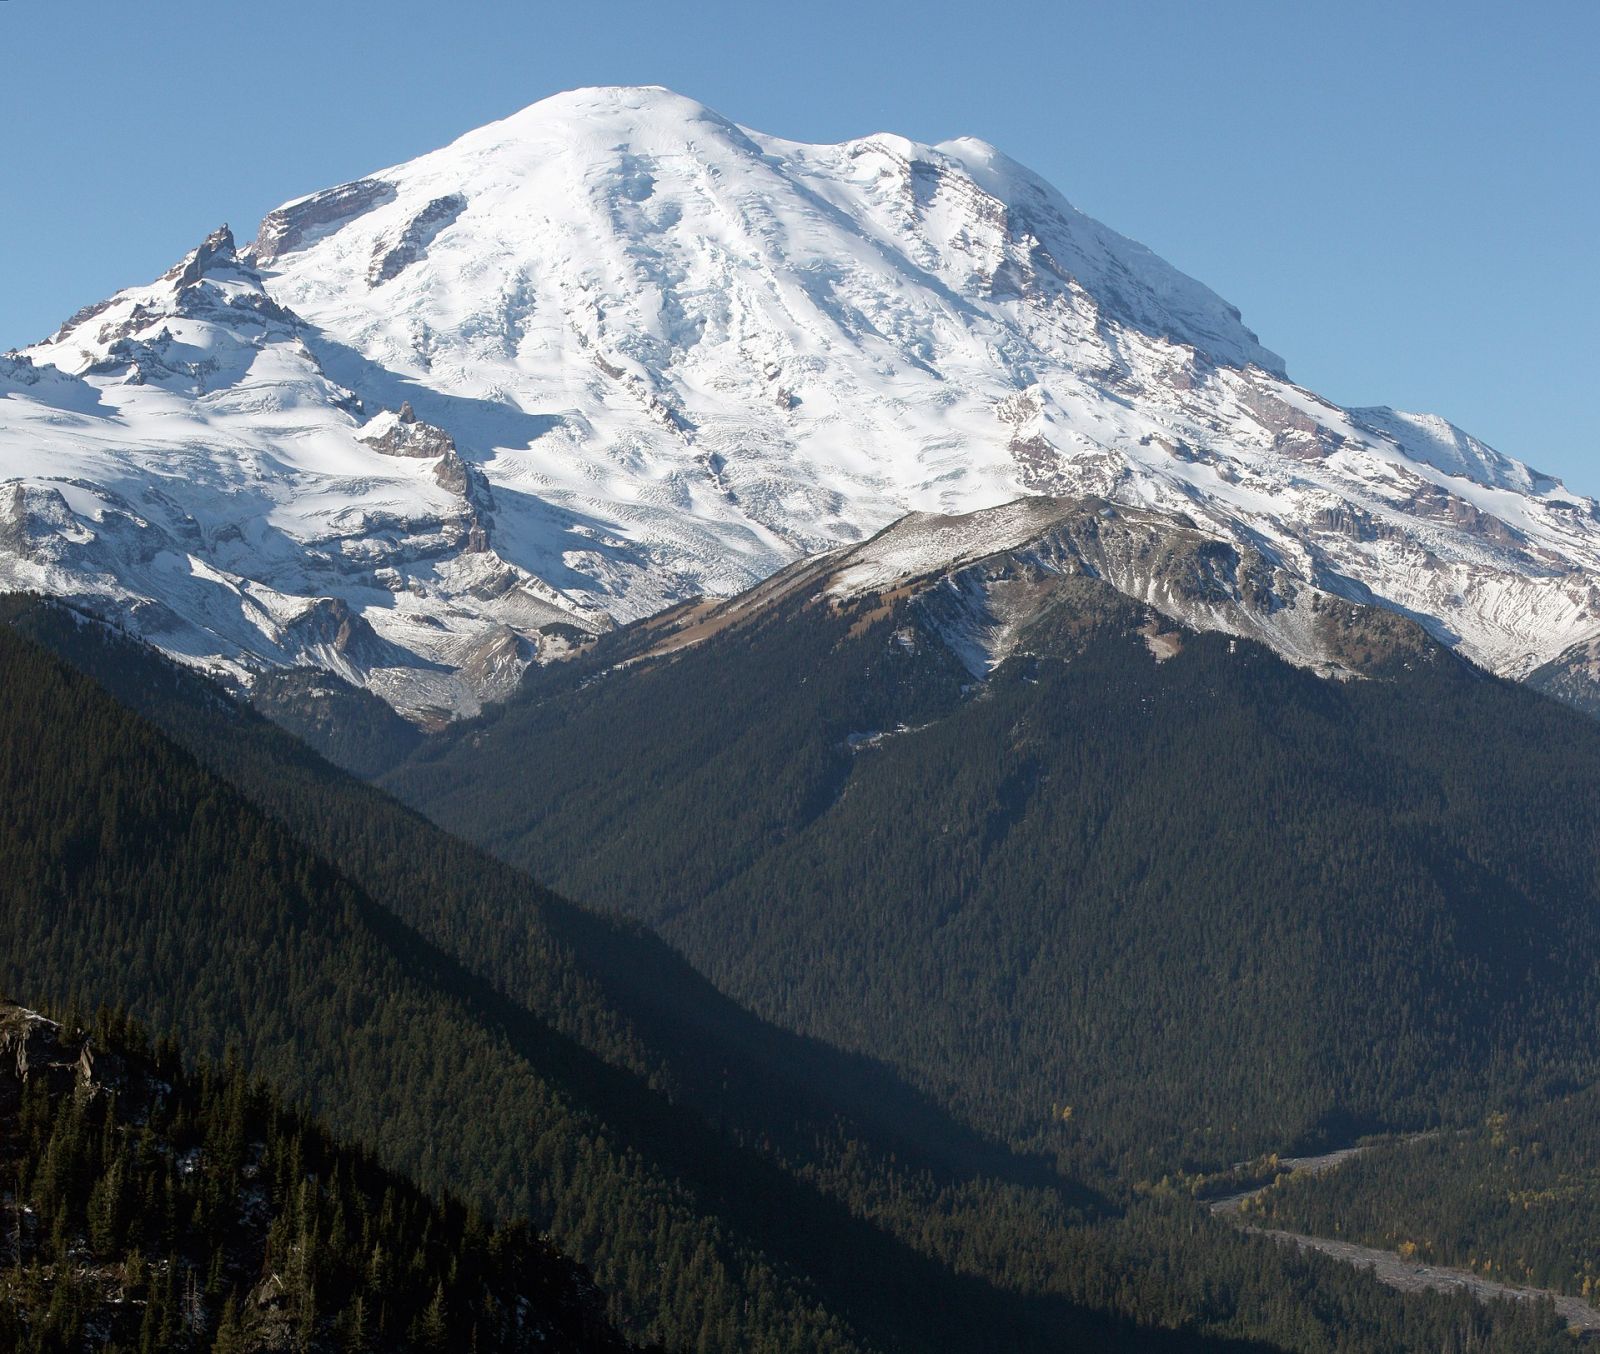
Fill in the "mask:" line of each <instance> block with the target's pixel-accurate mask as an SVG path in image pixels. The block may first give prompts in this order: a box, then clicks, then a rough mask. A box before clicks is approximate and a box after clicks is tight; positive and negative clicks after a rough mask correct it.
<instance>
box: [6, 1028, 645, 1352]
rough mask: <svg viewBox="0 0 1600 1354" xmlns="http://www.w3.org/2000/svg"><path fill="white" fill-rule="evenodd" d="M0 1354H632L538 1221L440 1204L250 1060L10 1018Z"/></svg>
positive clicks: (132, 1031)
mask: <svg viewBox="0 0 1600 1354" xmlns="http://www.w3.org/2000/svg"><path fill="white" fill-rule="evenodd" d="M0 1179H3V1180H4V1181H5V1198H4V1205H5V1210H4V1211H5V1214H6V1217H7V1226H6V1227H5V1229H4V1230H5V1242H4V1253H5V1258H6V1261H7V1264H6V1265H5V1268H4V1270H3V1271H0V1348H4V1349H7V1350H14V1351H17V1354H33V1351H39V1352H40V1354H43V1351H54V1350H78V1349H83V1348H85V1347H88V1346H93V1347H97V1348H98V1347H102V1346H104V1347H114V1348H120V1349H125V1350H129V1351H132V1350H139V1351H141V1352H142V1354H157V1351H184V1350H216V1351H219V1354H220V1352H221V1351H228V1352H229V1354H242V1352H243V1351H247V1350H256V1349H278V1348H281V1349H296V1350H303V1351H308V1354H321V1352H322V1351H334V1350H366V1349H374V1350H376V1349H383V1350H405V1351H417V1352H418V1354H423V1352H424V1351H437V1352H438V1354H444V1351H448V1350H456V1349H474V1350H482V1351H484V1352H485V1354H488V1351H497V1350H498V1351H522V1350H540V1351H548V1352H549V1354H556V1352H557V1351H580V1350H582V1351H597V1352H598V1351H607V1350H610V1351H618V1352H619V1354H620V1351H622V1350H625V1349H627V1348H629V1346H628V1345H627V1343H626V1342H625V1341H624V1340H623V1339H622V1338H621V1337H620V1336H619V1335H618V1334H617V1333H616V1332H615V1331H614V1330H613V1329H611V1327H610V1326H609V1324H608V1323H607V1321H606V1319H605V1315H604V1303H603V1299H602V1298H601V1297H600V1295H599V1294H598V1293H597V1291H596V1290H595V1288H594V1285H593V1283H592V1282H591V1281H590V1279H589V1278H588V1276H587V1275H586V1274H584V1273H583V1272H582V1271H581V1270H580V1269H578V1268H577V1267H576V1266H575V1265H573V1264H572V1263H571V1262H570V1261H568V1260H566V1259H565V1258H563V1257H562V1256H560V1255H559V1254H557V1253H556V1252H555V1251H554V1250H553V1249H552V1248H551V1247H550V1246H548V1245H546V1244H545V1243H543V1242H541V1241H538V1240H537V1239H535V1238H534V1236H533V1235H532V1234H531V1232H530V1230H529V1228H528V1226H527V1224H526V1223H521V1222H519V1223H512V1224H509V1225H506V1226H503V1227H500V1228H495V1229H490V1228H489V1227H487V1226H486V1225H485V1223H484V1221H483V1219H482V1217H481V1215H479V1214H477V1213H475V1212H472V1211H470V1210H468V1209H467V1208H465V1207H463V1206H462V1205H461V1204H459V1203H457V1202H455V1201H453V1200H443V1201H440V1200H435V1199H431V1198H429V1197H427V1196H426V1195H425V1194H423V1193H422V1192H421V1191H419V1190H418V1189H417V1188H416V1186H414V1185H413V1184H411V1183H410V1182H409V1181H407V1180H405V1179H403V1178H401V1177H400V1176H397V1175H395V1174H393V1173H392V1172H389V1171H386V1170H384V1169H382V1168H381V1167H380V1166H379V1165H378V1164H377V1163H376V1162H375V1161H374V1160H373V1159H372V1157H371V1156H370V1155H369V1154H368V1153H366V1152H364V1151H361V1150H359V1149H356V1148H352V1147H349V1146H346V1145H344V1144H342V1143H340V1142H339V1141H337V1140H336V1139H334V1138H333V1137H331V1136H330V1135H329V1134H328V1133H327V1132H326V1131H325V1130H324V1129H323V1128H321V1127H320V1126H319V1125H318V1124H316V1123H315V1122H313V1121H311V1120H309V1119H307V1118H306V1117H305V1116H304V1115H301V1114H299V1113H296V1112H295V1111H293V1110H291V1109H288V1108H286V1107H285V1106H284V1105H283V1103H282V1102H281V1101H280V1100H279V1099H278V1098H277V1097H276V1096H275V1095H274V1094H273V1093H272V1092H271V1091H270V1090H269V1089H268V1088H267V1086H266V1085H265V1084H264V1083H262V1082H259V1081H256V1080H253V1079H251V1078H249V1077H248V1076H247V1075H246V1074H245V1073H244V1071H243V1070H242V1068H241V1067H240V1066H239V1064H238V1063H237V1061H236V1060H229V1061H228V1062H227V1063H225V1064H215V1063H208V1064H205V1065H203V1066H201V1067H200V1068H199V1069H195V1068H193V1067H190V1066H188V1065H186V1064H185V1063H184V1062H183V1061H182V1060H181V1059H180V1057H179V1053H178V1050H177V1048H176V1047H175V1046H174V1045H172V1044H170V1043H165V1044H163V1045H161V1046H159V1047H157V1048H154V1049H152V1047H151V1045H150V1042H149V1040H148V1038H147V1036H146V1035H145V1034H144V1033H143V1031H142V1030H141V1029H140V1028H139V1027H138V1026H137V1025H136V1024H133V1023H131V1022H129V1021H128V1020H127V1019H126V1017H123V1016H121V1015H118V1014H114V1013H111V1012H108V1011H104V1010H102V1011H101V1012H100V1013H99V1015H98V1016H97V1017H96V1018H95V1019H94V1021H93V1022H92V1026H91V1028H90V1029H88V1030H84V1029H81V1028H79V1027H78V1026H77V1025H76V1023H72V1022H69V1024H68V1025H66V1026H65V1027H63V1026H60V1025H57V1024H55V1023H53V1022H51V1021H49V1020H47V1019H45V1018H44V1017H43V1016H40V1015H38V1014H36V1013H34V1012H31V1011H28V1010H25V1009H23V1008H20V1007H16V1006H0Z"/></svg>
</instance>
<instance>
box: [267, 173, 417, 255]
mask: <svg viewBox="0 0 1600 1354" xmlns="http://www.w3.org/2000/svg"><path fill="white" fill-rule="evenodd" d="M394 195H395V193H394V185H393V184H389V183H385V182H384V181H383V180H382V179H357V180H356V181H355V182H354V183H346V184H341V185H340V186H339V187H337V188H330V189H328V190H327V191H326V192H322V193H313V194H312V195H311V196H310V197H308V198H302V199H301V200H300V201H299V202H295V203H291V204H290V205H289V206H287V207H279V208H278V210H277V211H275V212H268V213H267V215H266V216H265V217H263V218H262V220H261V229H260V230H259V231H258V232H257V233H256V238H255V243H254V244H253V245H251V247H250V255H251V257H252V259H253V260H254V261H255V262H256V263H271V262H273V260H275V259H277V258H278V257H279V256H280V255H282V254H287V253H290V252H292V251H293V250H296V249H299V248H300V247H301V246H302V245H303V244H305V243H306V242H307V239H308V237H309V236H311V235H312V233H313V232H316V231H318V230H320V229H322V228H323V227H325V226H334V227H337V226H339V225H342V224H343V223H344V222H345V221H348V220H349V219H350V218H351V217H354V216H359V215H361V213H362V212H365V211H369V210H370V209H371V208H373V207H376V206H379V205H380V204H382V203H385V202H388V201H390V200H391V199H393V197H394Z"/></svg>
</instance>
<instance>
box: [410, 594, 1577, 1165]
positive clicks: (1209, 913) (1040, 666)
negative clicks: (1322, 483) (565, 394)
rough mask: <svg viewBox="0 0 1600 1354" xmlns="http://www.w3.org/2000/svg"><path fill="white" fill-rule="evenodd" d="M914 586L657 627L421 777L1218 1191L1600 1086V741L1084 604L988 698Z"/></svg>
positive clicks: (1454, 662)
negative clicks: (1257, 1165)
mask: <svg viewBox="0 0 1600 1354" xmlns="http://www.w3.org/2000/svg"><path fill="white" fill-rule="evenodd" d="M910 591H912V590H911V589H903V590H902V591H901V593H900V594H896V595H889V596H885V597H882V598H879V597H876V596H867V597H864V598H862V599H860V600H859V601H854V602H842V603H841V602H824V601H823V600H821V599H820V598H809V597H804V596H799V597H795V598H792V599H789V600H786V601H784V602H782V603H781V604H774V605H772V606H770V607H768V608H767V609H765V610H762V609H761V608H760V606H759V604H757V605H756V606H754V607H752V613H753V614H752V616H751V618H749V619H748V620H746V621H744V622H741V623H740V624H737V625H733V626H731V627H730V628H728V629H726V630H724V631H722V632H720V633H716V634H714V635H712V636H711V637H710V638H708V639H706V640H705V641H704V642H703V643H700V644H698V645H696V646H694V647H688V648H684V649H679V650H671V646H670V644H667V643H663V644H662V645H661V646H660V647H661V648H662V649H663V650H671V651H668V652H663V653H661V654H660V655H659V656H657V657H649V656H647V650H648V647H649V644H650V642H651V638H652V636H651V631H650V628H649V627H644V628H642V629H641V630H640V631H638V632H633V633H629V632H625V633H624V634H622V635H620V636H618V637H616V638H615V639H614V640H612V641H610V643H609V644H605V643H603V644H602V645H601V647H600V648H599V649H598V650H597V651H596V653H595V655H594V656H593V658H592V659H591V661H590V662H589V663H588V664H587V665H585V666H582V667H580V668H578V669H576V670H567V671H555V670H550V671H546V672H544V673H541V674H539V675H538V676H537V677H535V678H533V679H530V682H529V683H528V685H527V687H526V689H525V690H524V692H523V693H522V695H521V696H520V697H519V699H517V700H516V701H513V702H511V703H509V704H507V705H506V706H505V707H503V708H500V709H498V710H494V711H491V712H489V713H487V714H486V715H485V716H484V717H483V718H481V719H480V720H478V721H476V722H474V723H471V724H468V725H466V726H463V727H462V728H460V729H459V730H452V731H449V732H447V733H446V734H444V735H442V736H441V737H439V738H438V739H435V740H433V742H431V743H430V744H429V745H426V746H425V747H423V748H422V749H421V750H420V751H419V752H418V753H417V754H416V755H415V756H414V757H413V758H412V759H411V760H410V761H409V762H408V763H406V764H405V765H404V766H403V767H401V768H400V770H398V771H397V772H396V773H394V774H393V775H392V776H391V777H390V778H389V780H388V782H387V783H389V784H390V785H392V786H393V787H394V788H395V789H396V790H398V791H399V792H400V793H402V794H403V795H404V796H405V797H407V798H408V799H409V800H410V801H411V802H412V803H414V804H417V805H418V806H420V807H422V808H424V809H426V810H427V811H428V812H429V813H430V814H432V815H433V816H435V817H436V818H437V820H438V821H439V822H441V823H442V824H444V825H445V826H447V827H449V828H451V829H452V830H454V831H458V832H461V833H463V834H466V835H470V836H472V837H474V838H475V839H476V840H478V841H480V842H482V843H484V844H485V845H487V846H489V847H490V848H491V849H493V850H495V851H496V852H498V853H500V854H501V855H503V856H504V857H505V858H507V859H508V860H511V861H513V862H515V863H516V864H518V865H521V866H524V867H526V868H527V869H528V870H529V871H530V872H532V873H534V874H535V875H536V876H538V877H541V878H544V879H547V880H549V881H550V882H552V883H553V884H554V885H555V886H557V887H559V888H560V889H562V890H563V891H564V892H566V893H568V894H569V895H571V896H573V897H576V898H578V899H581V900H584V901H587V902H591V903H595V904H598V905H601V906H604V907H607V908H612V909H616V910H618V911H624V912H631V913H634V914H636V915H640V916H642V917H644V918H645V919H646V920H648V921H649V922H651V923H652V924H653V925H655V926H656V927H658V928H659V929H660V931H661V933H662V934H663V935H665V936H666V937H668V938H669V939H671V940H672V941H673V942H674V943H675V944H677V945H678V946H680V947H681V948H682V950H683V951H684V953H685V954H686V955H688V957H689V958H690V959H691V960H692V961H693V962H694V963H696V964H697V965H698V966H700V967H701V968H703V969H704V971H705V972H706V973H707V974H708V975H709V976H710V977H712V978H713V979H714V980H715V981H716V982H717V983H718V984H719V985H720V986H722V987H723V988H724V989H725V990H726V991H728V992H730V993H731V994H733V995H735V996H736V997H738V998H739V999H740V1000H742V1001H744V1002H746V1003H748V1004H749V1005H750V1006H752V1007H753V1008H754V1009H755V1010H757V1011H759V1012H760V1013H762V1014H763V1015H766V1016H768V1017H769V1018H771V1019H773V1020H775V1021H777V1022H778V1023H781V1024H783V1025H786V1026H788V1027H790V1028H793V1029H796V1030H799V1031H803V1032H805V1033H808V1034H812V1035H816V1036H818V1037H820V1038H823V1039H827V1040H830V1041H832V1042H835V1043H838V1044H840V1045H842V1046H844V1047H847V1048H852V1049H858V1050H862V1051H864V1052H868V1053H871V1054H873V1055H876V1056H880V1057H883V1058H887V1059H889V1060H890V1061H892V1062H893V1063H894V1064H895V1065H896V1066H897V1067H899V1068H900V1069H902V1070H903V1071H905V1072H906V1073H907V1075H909V1076H910V1077H911V1078H912V1079H913V1080H914V1081H915V1082H916V1083H917V1084H918V1085H920V1086H921V1087H922V1088H924V1089H925V1090H927V1091H928V1092H929V1093H930V1094H932V1095H934V1096H935V1097H936V1098H938V1099H939V1100H941V1101H942V1102H943V1103H945V1104H948V1105H950V1106H953V1107H954V1108H956V1109H957V1111H958V1112H959V1113H960V1114H961V1115H963V1116H964V1117H965V1118H967V1119H968V1120H969V1121H971V1122H973V1123H975V1124H978V1125H982V1126H984V1127H985V1128H987V1129H989V1130H991V1131H994V1132H996V1133H999V1134H1001V1135H1002V1136H1005V1137H1006V1138H1008V1139H1010V1140H1012V1141H1014V1142H1017V1143H1020V1144H1025V1145H1028V1146H1030V1147H1033V1148H1038V1149H1043V1150H1046V1151H1049V1152H1053V1153H1058V1154H1060V1156H1061V1158H1062V1159H1063V1160H1070V1161H1074V1162H1078V1163H1084V1162H1093V1161H1097V1160H1104V1161H1108V1162H1112V1163H1116V1164H1117V1166H1118V1169H1119V1170H1121V1171H1123V1172H1125V1173H1131V1174H1132V1175H1133V1176H1135V1177H1139V1176H1146V1177H1154V1176H1158V1175H1159V1174H1161V1173H1162V1172H1164V1171H1166V1170H1170V1169H1173V1168H1181V1167H1204V1168H1208V1169H1210V1168H1216V1167H1220V1166H1225V1165H1227V1164H1228V1163H1230V1162H1232V1161H1235V1160H1238V1159H1240V1158H1244V1157H1249V1156H1253V1155H1255V1154H1257V1153H1260V1152H1265V1151H1274V1150H1277V1151H1282V1150H1289V1149H1294V1148H1309V1147H1313V1146H1317V1145H1328V1144H1337V1143H1339V1142H1341V1141H1344V1140H1347V1139H1348V1138H1350V1137H1353V1136H1354V1135H1356V1134H1357V1133H1360V1132H1363V1131H1370V1130H1375V1129H1379V1128H1417V1127H1426V1126H1428V1125H1430V1124H1433V1123H1437V1122H1441V1121H1447V1122H1454V1123H1459V1122H1466V1121H1469V1120H1471V1119H1473V1118H1475V1117H1477V1116H1479V1115H1481V1111H1482V1106H1483V1105H1484V1103H1485V1102H1486V1101H1487V1103H1490V1104H1494V1105H1502V1104H1506V1105H1509V1104H1517V1103H1535V1102H1537V1101H1539V1100H1541V1099H1543V1098H1546V1097H1548V1096H1549V1095H1551V1094H1554V1093H1557V1092H1559V1091H1560V1090H1562V1089H1563V1088H1569V1087H1571V1086H1574V1085H1580V1084H1586V1083H1588V1082H1591V1081H1593V1080H1595V1078H1596V1077H1597V1075H1600V1052H1597V1048H1600V1046H1597V1044H1596V1042H1595V1040H1594V1038H1593V1034H1594V1024H1593V1012H1594V1010H1595V1009H1596V1003H1597V1001H1600V926H1597V925H1596V921H1595V908H1596V904H1597V901H1600V770H1597V768H1600V727H1597V726H1596V725H1595V724H1594V723H1593V722H1592V721H1590V720H1588V719H1586V718H1584V717H1583V716H1581V715H1578V714H1576V713H1574V712H1572V711H1570V710H1567V709H1564V708H1562V707H1561V706H1558V705H1557V704H1556V703H1555V702H1553V701H1550V700H1548V699H1545V698H1542V697H1539V696H1537V695H1534V694H1533V693H1531V692H1529V691H1527V690H1524V689H1520V688H1516V687H1513V686H1511V685H1509V684H1507V683H1504V682H1501V681H1498V680H1496V679H1493V678H1490V677H1488V676H1487V675H1485V674H1483V673H1481V672H1480V671H1478V670H1476V669H1473V668H1471V667H1470V666H1469V665H1467V664H1465V663H1463V662H1461V661H1460V660H1459V659H1457V658H1455V657H1454V656H1452V655H1450V654H1449V653H1447V652H1445V651H1444V650H1442V649H1439V648H1437V647H1436V646H1431V647H1429V648H1426V649H1424V650H1422V651H1420V652H1417V653H1410V652H1408V653H1404V654H1397V655H1396V656H1394V657H1392V658H1389V659H1385V658H1383V656H1382V655H1381V654H1377V653H1374V655H1373V661H1374V662H1375V663H1376V664H1377V665H1378V666H1377V667H1376V668H1374V671H1375V672H1376V673H1377V674H1378V675H1377V676H1374V677H1372V678H1368V679H1363V680H1350V681H1333V680H1327V679H1324V678H1320V677H1317V676H1315V675H1313V674H1312V673H1310V672H1307V671H1304V670H1302V669H1297V668H1294V667H1291V666H1289V665H1288V664H1286V663H1284V662H1282V661H1281V660H1279V659H1278V658H1276V657H1274V656H1273V655H1272V654H1270V653H1269V652H1267V651H1265V650H1264V649H1262V648H1261V647H1260V646H1257V645H1254V644H1251V643H1248V642H1246V641H1243V640H1234V639H1230V638H1228V637H1226V636H1224V635H1217V634H1201V635H1196V634H1193V633H1192V632H1185V631H1181V630H1177V629H1175V628H1174V627H1172V626H1171V625H1170V624H1168V623H1166V622H1164V621H1163V620H1162V618H1161V617H1159V616H1157V615H1155V613H1153V612H1152V611H1151V610H1150V608H1148V607H1145V606H1143V605H1141V604H1139V603H1135V602H1132V601H1130V600H1128V599H1127V598H1125V597H1122V596H1120V595H1119V594H1116V593H1114V592H1112V591H1111V589H1109V588H1108V587H1106V586H1105V585H1104V584H1101V583H1098V582H1096V581H1094V580H1090V579H1085V580H1083V581H1082V583H1081V585H1080V586H1078V587H1077V590H1076V592H1075V594H1073V593H1070V592H1064V593H1063V600H1062V601H1061V603H1060V604H1059V605H1057V606H1056V607H1055V608H1054V609H1053V610H1050V611H1049V612H1047V613H1046V614H1045V615H1044V617H1043V618H1042V619H1040V620H1039V621H1037V622H1036V623H1035V624H1034V625H1033V627H1032V628H1031V629H1029V630H1028V631H1026V632H1024V633H1023V634H1021V635H1020V636H1019V637H1018V638H1017V639H1016V641H1015V653H1014V655H1013V657H1011V658H1010V659H1008V660H1007V661H1006V662H1005V663H1004V664H1002V665H1001V666H1000V667H999V668H998V669H997V670H996V671H995V672H994V673H993V675H992V676H991V677H990V678H989V679H988V680H987V681H985V682H975V681H974V680H973V678H972V677H971V676H970V675H969V674H968V673H967V672H966V670H965V669H964V668H963V667H961V666H960V665H959V664H958V663H957V662H956V660H955V658H954V656H953V654H952V653H951V652H950V650H949V648H948V647H946V645H945V643H944V641H943V639H942V637H941V635H940V633H939V631H938V629H937V627H936V626H935V625H934V624H933V623H932V622H933V619H934V611H933V606H932V602H929V603H928V604H927V605H924V604H923V603H922V602H921V601H920V600H919V599H918V598H917V597H915V596H912V597H907V596H905V595H904V593H906V592H910ZM940 595H942V594H938V593H937V592H935V593H931V594H930V597H937V596H940ZM1158 631H1159V632H1160V633H1161V635H1162V643H1163V644H1164V645H1167V646H1168V648H1167V650H1165V651H1163V652H1162V653H1160V654H1153V653H1152V647H1151V646H1152V641H1151V639H1150V636H1151V635H1152V634H1155V633H1157V632H1158ZM623 660H627V661H626V662H625V663H624V662H623Z"/></svg>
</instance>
